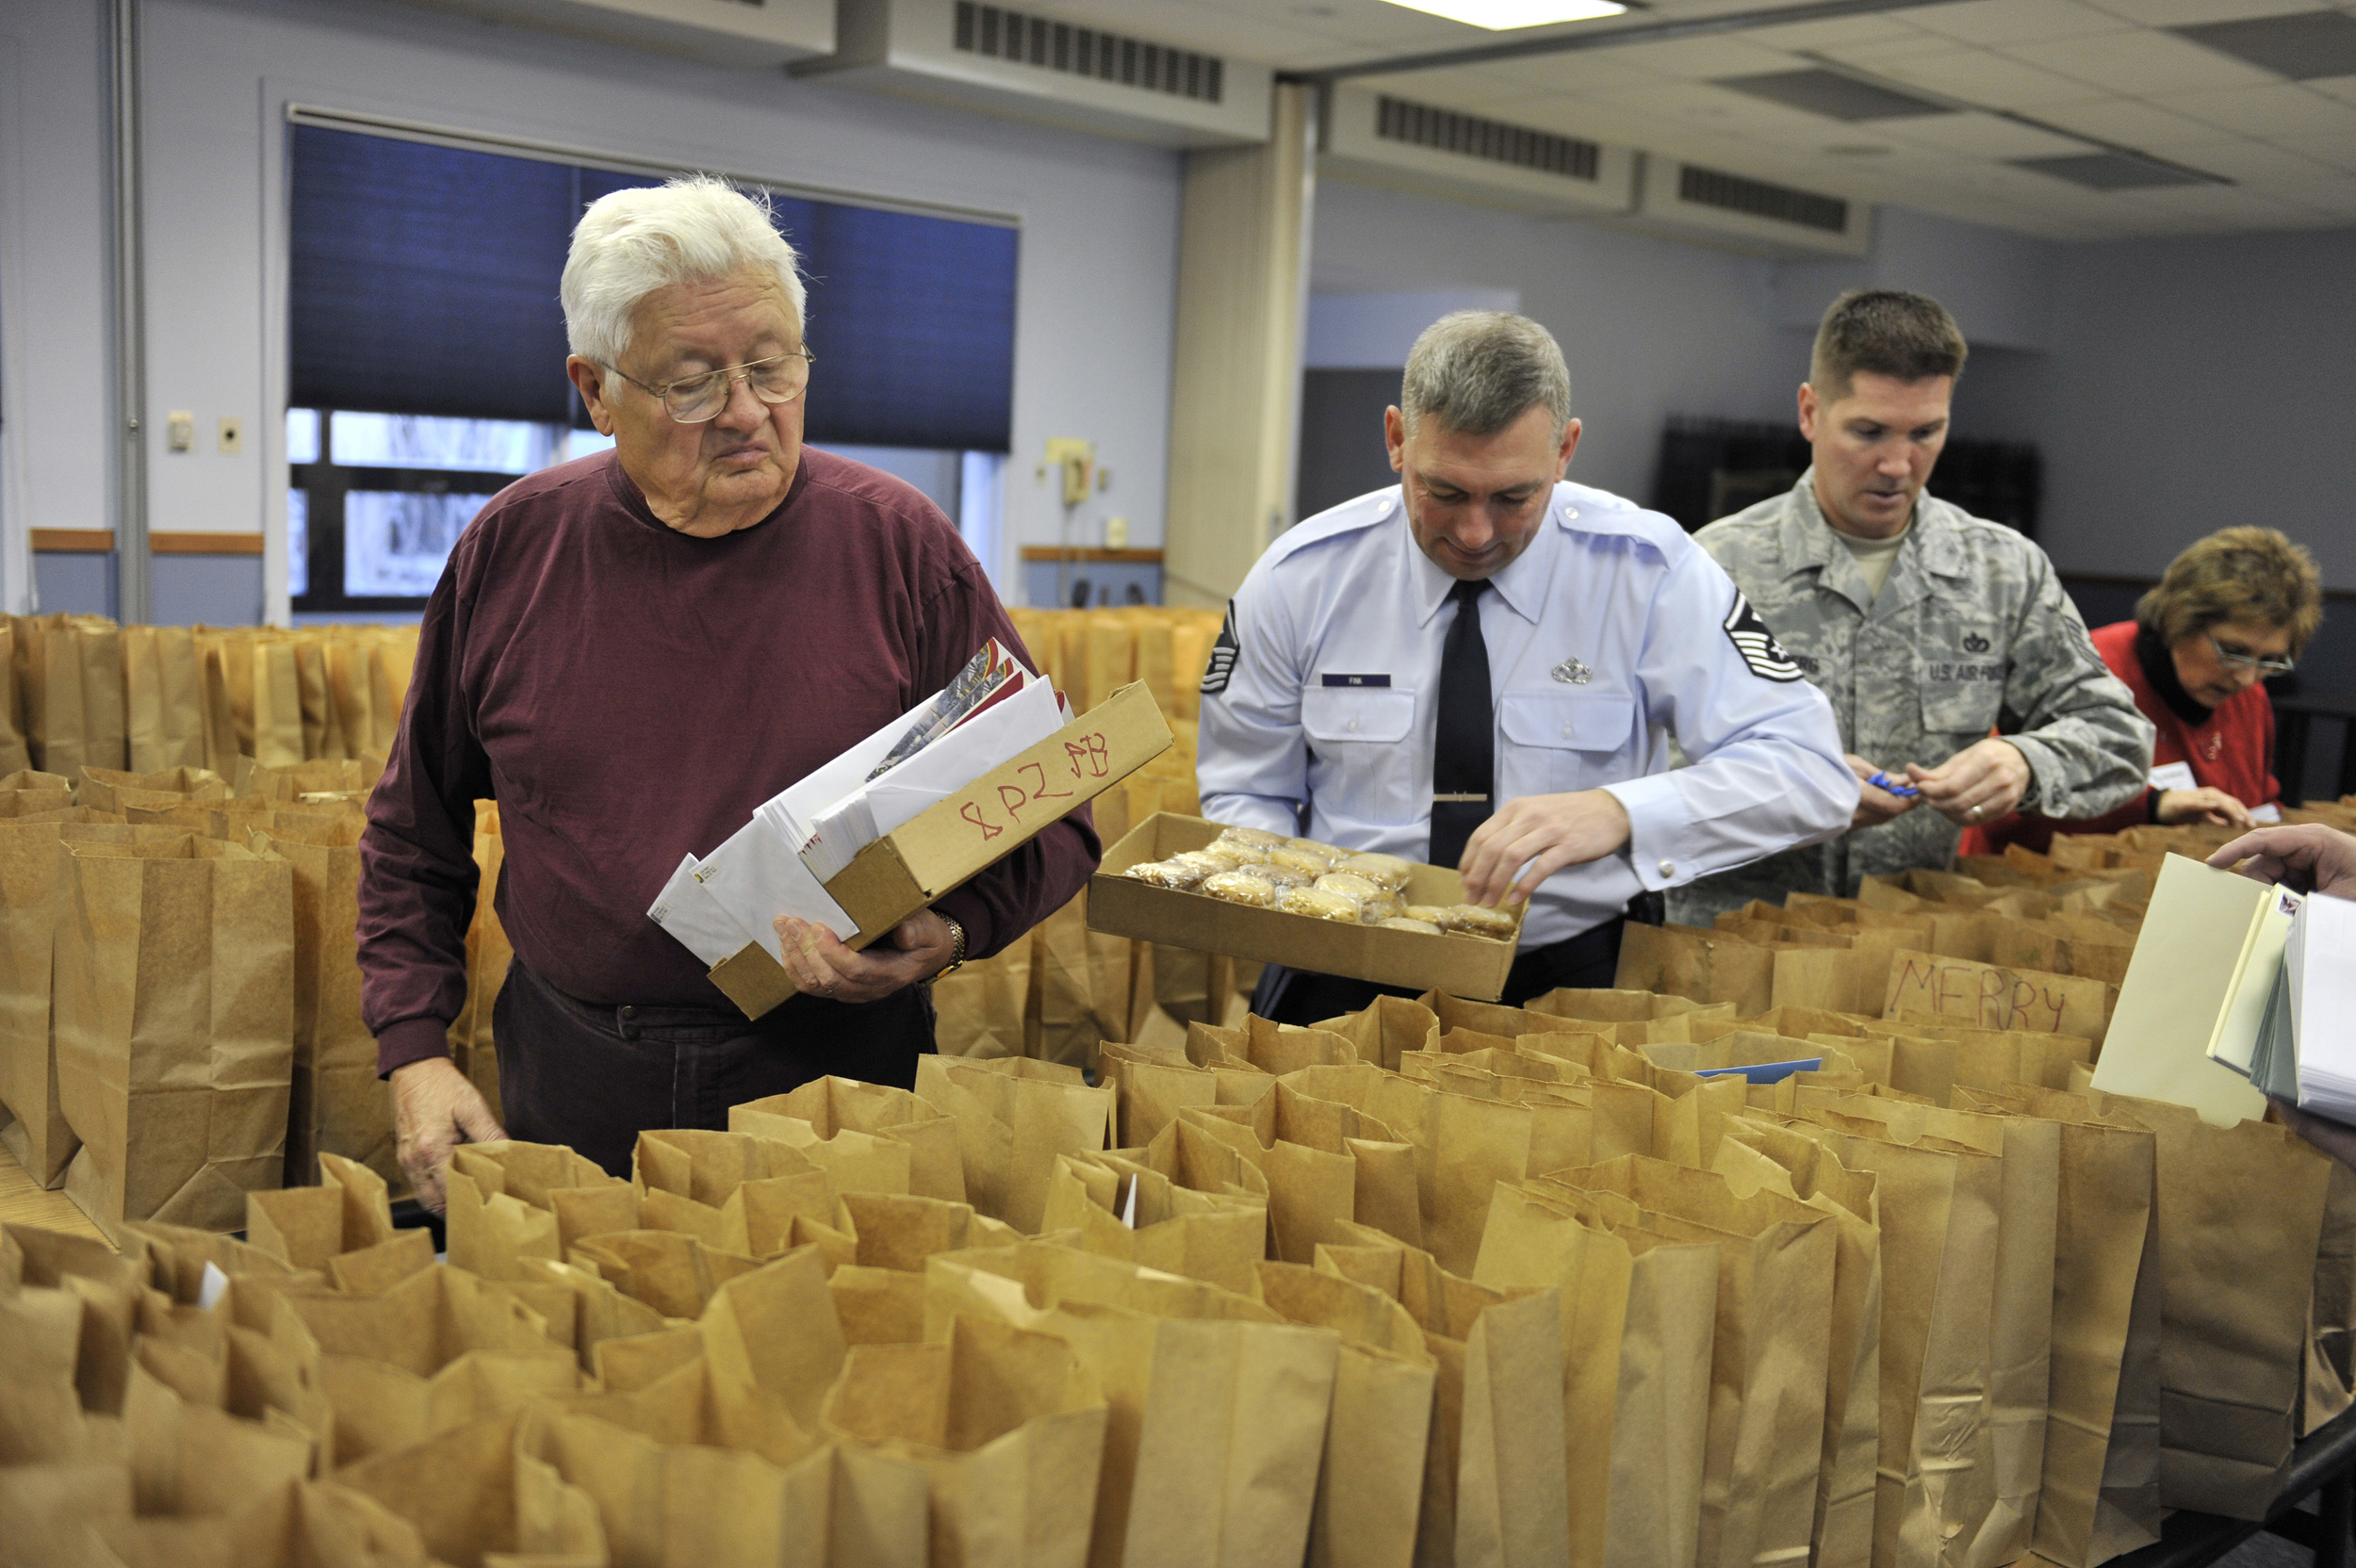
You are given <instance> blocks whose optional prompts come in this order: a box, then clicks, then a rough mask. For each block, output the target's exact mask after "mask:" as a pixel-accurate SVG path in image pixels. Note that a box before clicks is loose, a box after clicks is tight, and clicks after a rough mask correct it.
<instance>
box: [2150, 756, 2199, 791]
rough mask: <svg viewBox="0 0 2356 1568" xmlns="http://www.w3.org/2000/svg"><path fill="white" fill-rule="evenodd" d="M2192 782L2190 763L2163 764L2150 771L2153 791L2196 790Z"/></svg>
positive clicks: (2196, 787)
mask: <svg viewBox="0 0 2356 1568" xmlns="http://www.w3.org/2000/svg"><path fill="white" fill-rule="evenodd" d="M2199 787H2200V786H2198V785H2196V784H2195V783H2194V782H2193V780H2192V764H2191V763H2190V762H2163V763H2161V764H2160V765H2159V766H2158V767H2156V768H2153V769H2152V770H2151V788H2153V789H2155V790H2192V789H2198V788H2199Z"/></svg>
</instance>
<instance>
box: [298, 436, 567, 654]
mask: <svg viewBox="0 0 2356 1568" xmlns="http://www.w3.org/2000/svg"><path fill="white" fill-rule="evenodd" d="M287 476H288V480H287V482H288V487H289V488H290V489H292V490H300V491H302V492H303V495H304V496H305V497H306V501H305V512H304V521H303V555H304V563H305V566H306V569H307V571H308V573H309V576H308V578H307V579H306V580H305V583H304V592H303V593H301V594H299V595H295V596H292V597H290V598H289V599H288V600H287V604H288V607H289V608H290V609H292V611H293V612H294V613H296V614H298V615H319V614H335V613H339V612H343V611H363V610H365V611H406V610H417V611H422V610H423V609H424V608H425V606H426V599H427V596H423V595H420V596H417V597H415V598H412V597H410V596H407V595H402V594H348V593H346V592H345V591H344V498H345V497H346V496H347V495H349V494H350V493H351V492H352V491H354V490H393V491H404V492H408V493H411V494H417V495H429V496H447V495H452V494H456V495H483V496H489V495H496V494H498V493H499V491H501V490H504V489H506V488H507V487H508V486H509V485H511V484H513V483H515V482H516V481H517V480H520V479H522V478H524V477H525V476H524V475H522V474H502V473H492V472H487V471H482V470H475V469H466V468H387V467H373V466H370V467H346V466H342V465H340V464H338V463H337V462H336V461H335V410H333V409H326V408H322V409H320V410H319V460H318V461H317V462H315V463H290V464H288V465H287Z"/></svg>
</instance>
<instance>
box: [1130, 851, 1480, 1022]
mask: <svg viewBox="0 0 2356 1568" xmlns="http://www.w3.org/2000/svg"><path fill="white" fill-rule="evenodd" d="M1221 831H1222V829H1221V827H1220V825H1219V824H1218V823H1215V822H1204V821H1203V819H1202V818H1200V817H1182V816H1178V815H1176V814H1174V813H1172V812H1169V811H1159V812H1156V813H1154V814H1153V816H1151V817H1148V818H1146V819H1145V821H1143V822H1141V823H1139V824H1137V826H1136V827H1134V828H1132V829H1130V831H1129V833H1128V835H1127V836H1126V837H1125V838H1123V839H1122V840H1121V841H1120V842H1119V843H1116V844H1114V845H1113V846H1112V847H1111V848H1110V849H1108V850H1106V851H1105V852H1104V864H1103V865H1101V866H1100V867H1098V868H1097V872H1096V874H1095V875H1094V876H1092V877H1090V878H1089V879H1088V928H1089V929H1090V930H1093V931H1102V932H1104V933H1105V934H1107V935H1108V936H1115V937H1137V938H1141V939H1145V940H1149V941H1157V942H1168V943H1170V945H1172V946H1175V947H1185V948H1192V949H1194V950H1195V951H1196V952H1199V953H1223V954H1226V955H1227V956H1230V957H1235V958H1256V959H1258V960H1259V961H1261V962H1262V963H1269V964H1289V965H1291V966H1292V967H1293V968H1295V969H1305V970H1315V971H1317V972H1319V973H1322V974H1345V975H1349V976H1350V977H1351V978H1352V979H1357V980H1372V981H1376V982H1378V983H1380V984H1382V985H1386V986H1404V987H1406V988H1409V989H1411V990H1417V991H1426V990H1440V991H1446V992H1448V994H1450V995H1451V996H1462V997H1468V998H1472V999H1474V1000H1477V1001H1483V1002H1494V1001H1496V1000H1497V998H1498V997H1499V996H1502V995H1503V994H1504V993H1505V977H1506V974H1507V972H1509V971H1510V970H1512V969H1513V955H1514V952H1515V950H1516V948H1517V946H1518V933H1519V928H1520V920H1521V910H1520V909H1518V908H1516V909H1514V910H1513V911H1512V913H1513V918H1514V924H1515V931H1516V936H1515V937H1513V938H1499V937H1475V936H1468V935H1465V934H1464V933H1461V932H1453V931H1444V932H1441V933H1439V934H1438V935H1436V936H1435V935H1432V934H1431V933H1429V932H1421V931H1398V930H1392V929H1389V928H1387V927H1384V926H1380V925H1350V924H1343V923H1335V922H1333V921H1325V920H1317V919H1315V918H1313V917H1311V916H1308V915H1295V914H1287V913H1285V912H1284V910H1282V909H1263V908H1254V907H1251V906H1249V905H1243V904H1229V903H1226V902H1224V901H1222V900H1220V899H1216V898H1213V897H1211V896H1210V895H1208V894H1206V893H1199V892H1191V891H1184V890H1179V889H1175V888H1157V887H1154V886H1153V885H1151V884H1149V883H1145V882H1140V881H1138V880H1137V879H1136V878H1135V877H1132V876H1129V875H1127V874H1126V873H1127V872H1128V870H1129V868H1130V867H1131V866H1134V865H1137V864H1138V863H1139V862H1141V861H1146V860H1167V859H1169V858H1170V857H1171V856H1173V855H1177V854H1181V853H1183V852H1185V851H1186V850H1189V849H1201V848H1202V847H1203V845H1205V844H1207V843H1209V842H1210V841H1212V840H1214V839H1216V838H1218V837H1219V833H1220V832H1221ZM1401 896H1402V897H1403V898H1404V899H1405V900H1406V902H1408V903H1410V904H1438V905H1450V904H1462V903H1463V902H1464V881H1463V879H1462V878H1460V877H1459V876H1458V875H1457V874H1456V873H1454V872H1452V871H1450V870H1448V868H1446V867H1445V866H1415V867H1414V868H1413V869H1412V870H1411V871H1410V872H1409V874H1408V881H1407V887H1406V889H1405V890H1404V892H1403V893H1402V894H1401Z"/></svg>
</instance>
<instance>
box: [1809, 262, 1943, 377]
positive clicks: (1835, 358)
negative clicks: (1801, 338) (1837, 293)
mask: <svg viewBox="0 0 2356 1568" xmlns="http://www.w3.org/2000/svg"><path fill="white" fill-rule="evenodd" d="M1970 351H1971V350H1970V349H1969V348H1968V347H1967V346H1966V345H1965V343H1964V341H1963V332H1962V330H1961V329H1960V328H1958V327H1957V326H1956V325H1955V318H1954V317H1952V316H1950V315H1948V314H1947V307H1946V306H1945V305H1942V304H1940V303H1939V302H1938V301H1937V300H1934V299H1932V298H1931V297H1930V296H1929V295H1927V294H1907V293H1905V292H1903V291H1901V290H1899V289H1895V288H1852V289H1851V290H1849V292H1847V293H1846V294H1843V295H1841V298H1839V299H1838V300H1835V301H1834V302H1832V308H1831V309H1830V310H1827V311H1826V312H1824V321H1823V322H1822V323H1821V324H1820V325H1819V326H1818V327H1817V329H1816V349H1815V351H1814V352H1813V353H1812V354H1811V355H1809V357H1808V383H1809V384H1810V385H1812V386H1814V387H1815V388H1816V395H1817V396H1818V397H1819V398H1823V399H1825V400H1834V399H1839V398H1844V397H1846V396H1848V393H1849V384H1850V380H1851V378H1852V377H1854V376H1856V375H1857V372H1858V371H1860V370H1863V371H1866V372H1868V373H1870V374H1872V375H1876V376H1890V377H1893V378H1895V379H1896V380H1899V381H1904V382H1917V381H1929V380H1930V379H1932V378H1933V377H1935V376H1960V375H1962V374H1963V360H1964V356H1965V355H1966V354H1967V353H1969V352H1970Z"/></svg>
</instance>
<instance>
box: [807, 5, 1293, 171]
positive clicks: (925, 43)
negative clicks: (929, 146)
mask: <svg viewBox="0 0 2356 1568" xmlns="http://www.w3.org/2000/svg"><path fill="white" fill-rule="evenodd" d="M1108 9H1109V8H1108ZM835 38H836V41H835V53H834V54H833V55H831V56H830V57H827V58H826V59H823V60H804V61H801V62H799V63H798V64H796V65H794V66H793V67H792V68H791V69H792V71H793V73H794V74H795V75H797V76H819V75H824V76H826V78H827V79H828V80H830V81H836V82H841V83H843V85H845V86H852V85H856V86H859V87H869V88H874V89H875V90H877V91H881V92H889V93H893V94H896V95H898V96H900V97H905V98H921V99H925V100H928V101H931V102H934V103H948V104H956V105H957V106H961V107H965V108H975V109H984V110H988V111H990V112H993V113H998V114H1009V115H1014V116H1017V117H1019V118H1021V119H1024V120H1041V121H1046V122H1050V123H1053V124H1058V125H1067V126H1072V127H1076V128H1078V129H1081V130H1086V131H1093V132H1095V133H1097V134H1099V135H1103V136H1120V137H1128V138H1131V139H1137V140H1140V141H1153V142H1158V143H1160V144H1161V145H1163V146H1166V147H1221V146H1227V147H1232V146H1235V145H1236V144H1237V143H1239V142H1254V141H1266V140H1267V139H1268V125H1269V116H1270V114H1271V112H1272V106H1271V94H1272V93H1273V90H1274V86H1275V78H1274V73H1272V72H1271V71H1270V70H1269V69H1268V66H1266V65H1264V64H1258V63H1255V62H1253V61H1251V60H1242V59H1229V58H1225V57H1221V56H1219V55H1215V54H1209V53H1205V52H1204V51H1203V50H1200V49H1188V48H1186V47H1184V46H1182V45H1179V44H1175V43H1165V42H1161V41H1156V40H1153V39H1147V38H1139V37H1137V36H1136V35H1134V34H1131V33H1125V32H1115V31H1113V30H1112V29H1110V28H1107V27H1102V26H1098V25H1096V24H1092V23H1082V22H1075V21H1073V20H1072V19H1071V18H1070V17H1060V16H1056V15H1055V14H1054V13H1053V12H1052V11H1049V10H1047V9H1044V8H1032V7H1029V6H1024V7H1021V8H1017V7H1013V6H992V5H986V4H984V3H983V0H840V3H839V5H838V6H837V8H836V11H835Z"/></svg>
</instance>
